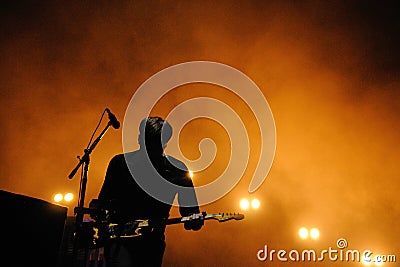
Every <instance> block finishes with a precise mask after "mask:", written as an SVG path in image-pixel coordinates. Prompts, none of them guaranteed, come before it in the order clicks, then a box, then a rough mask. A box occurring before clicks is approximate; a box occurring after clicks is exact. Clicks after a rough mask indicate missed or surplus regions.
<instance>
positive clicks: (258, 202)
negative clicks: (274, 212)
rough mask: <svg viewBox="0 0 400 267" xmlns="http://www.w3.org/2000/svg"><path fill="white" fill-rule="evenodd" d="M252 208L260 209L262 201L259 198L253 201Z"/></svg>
mask: <svg viewBox="0 0 400 267" xmlns="http://www.w3.org/2000/svg"><path fill="white" fill-rule="evenodd" d="M251 207H252V208H253V209H255V210H256V209H258V208H259V207H260V201H259V200H258V199H257V198H255V199H253V200H252V201H251Z"/></svg>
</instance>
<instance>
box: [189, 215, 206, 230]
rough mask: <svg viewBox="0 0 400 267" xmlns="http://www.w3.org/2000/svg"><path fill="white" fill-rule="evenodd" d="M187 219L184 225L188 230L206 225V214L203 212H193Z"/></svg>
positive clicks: (198, 228)
mask: <svg viewBox="0 0 400 267" xmlns="http://www.w3.org/2000/svg"><path fill="white" fill-rule="evenodd" d="M188 219H189V220H187V221H185V223H184V227H185V229H186V230H193V231H198V230H200V229H201V227H203V225H204V214H203V213H193V214H192V215H190V216H188Z"/></svg>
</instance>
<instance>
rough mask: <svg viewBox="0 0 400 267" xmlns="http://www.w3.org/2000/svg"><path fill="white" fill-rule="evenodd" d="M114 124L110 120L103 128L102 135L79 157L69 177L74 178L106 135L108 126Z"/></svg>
mask: <svg viewBox="0 0 400 267" xmlns="http://www.w3.org/2000/svg"><path fill="white" fill-rule="evenodd" d="M111 125H112V123H111V121H109V122H108V124H107V126H106V127H105V128H104V129H103V131H102V132H101V133H100V135H99V136H98V137H97V138H96V140H94V141H93V143H92V145H91V146H90V147H89V148H88V149H85V150H84V155H83V156H82V157H79V162H78V164H77V165H76V167H75V168H74V169H73V170H72V171H71V173H70V174H69V175H68V178H69V179H72V178H73V177H74V176H75V174H76V172H77V171H78V170H79V168H80V167H81V166H82V164H83V163H85V162H87V161H88V160H89V155H90V154H91V153H92V151H93V150H94V149H95V147H96V146H97V144H98V143H99V142H100V140H101V138H103V136H104V135H105V133H106V132H107V130H108V128H110V126H111Z"/></svg>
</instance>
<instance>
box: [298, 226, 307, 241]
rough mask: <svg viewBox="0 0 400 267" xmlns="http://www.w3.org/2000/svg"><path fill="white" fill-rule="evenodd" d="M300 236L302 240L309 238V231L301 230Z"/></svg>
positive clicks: (303, 228)
mask: <svg viewBox="0 0 400 267" xmlns="http://www.w3.org/2000/svg"><path fill="white" fill-rule="evenodd" d="M299 236H300V238H301V239H306V238H307V237H308V230H307V228H305V227H301V228H300V229H299Z"/></svg>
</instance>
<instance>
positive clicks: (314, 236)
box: [310, 228, 319, 239]
mask: <svg viewBox="0 0 400 267" xmlns="http://www.w3.org/2000/svg"><path fill="white" fill-rule="evenodd" d="M310 236H311V238H312V239H318V238H319V230H318V228H312V229H311V230H310Z"/></svg>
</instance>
